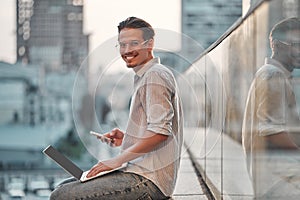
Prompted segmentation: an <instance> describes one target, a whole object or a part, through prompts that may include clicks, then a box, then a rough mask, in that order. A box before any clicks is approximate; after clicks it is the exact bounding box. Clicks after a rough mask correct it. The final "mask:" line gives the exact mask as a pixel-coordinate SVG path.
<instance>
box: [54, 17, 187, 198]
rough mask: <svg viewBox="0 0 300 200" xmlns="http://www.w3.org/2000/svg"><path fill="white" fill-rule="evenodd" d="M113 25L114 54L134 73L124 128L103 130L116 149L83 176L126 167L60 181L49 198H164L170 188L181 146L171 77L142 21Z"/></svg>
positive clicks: (149, 29) (150, 31) (151, 32)
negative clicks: (84, 178)
mask: <svg viewBox="0 0 300 200" xmlns="http://www.w3.org/2000/svg"><path fill="white" fill-rule="evenodd" d="M118 28H119V37H118V40H119V41H118V42H119V45H118V46H119V50H120V54H121V56H122V58H123V60H124V61H125V62H126V64H127V67H128V68H132V69H133V70H134V72H135V73H136V75H135V81H134V86H135V91H134V95H133V98H132V101H131V106H130V116H129V121H128V126H127V130H126V132H122V131H121V130H119V129H114V130H112V131H111V132H110V133H107V134H105V136H107V137H109V138H111V139H112V141H113V146H120V145H122V151H121V153H120V154H119V155H118V156H116V157H115V158H112V159H109V160H105V161H101V162H99V163H98V164H96V165H95V166H94V167H93V168H92V169H91V171H90V172H89V174H88V177H89V176H94V175H96V174H97V173H99V172H101V171H106V170H111V169H114V168H117V167H119V166H121V165H122V164H123V163H126V162H128V167H127V168H126V169H125V170H122V171H117V172H114V173H110V174H108V175H105V176H102V177H100V178H96V179H94V180H91V181H87V182H85V183H79V182H77V181H76V182H74V181H73V182H71V183H68V184H63V185H62V186H60V187H59V188H57V189H56V190H55V191H54V192H53V193H52V195H51V198H52V199H56V200H57V199H129V200H132V199H166V198H167V197H168V196H171V195H172V192H173V190H174V187H175V182H176V177H177V171H178V167H179V157H180V151H181V144H182V117H181V103H180V100H179V96H178V93H177V88H176V83H175V78H174V77H173V75H172V73H171V71H170V70H169V69H167V68H166V67H165V66H163V65H161V64H160V63H159V59H158V58H154V56H153V45H154V30H153V28H152V27H151V26H150V25H149V24H148V23H147V22H145V21H144V20H142V19H139V18H135V17H129V18H127V19H126V20H125V21H123V22H121V23H120V24H119V26H118Z"/></svg>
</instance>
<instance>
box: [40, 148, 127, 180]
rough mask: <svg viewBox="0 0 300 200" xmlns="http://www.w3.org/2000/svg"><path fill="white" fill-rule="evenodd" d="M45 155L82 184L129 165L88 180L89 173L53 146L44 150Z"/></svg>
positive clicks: (101, 173) (124, 165)
mask: <svg viewBox="0 0 300 200" xmlns="http://www.w3.org/2000/svg"><path fill="white" fill-rule="evenodd" d="M43 153H44V154H46V155H47V156H49V157H50V158H51V159H52V160H54V161H55V162H56V163H57V164H58V165H59V166H61V167H62V168H63V169H64V170H65V171H67V172H68V173H69V174H71V175H72V176H74V177H75V178H76V179H77V180H80V181H81V182H85V181H88V180H91V179H94V178H96V177H99V176H103V175H104V174H108V173H111V172H113V171H116V170H119V169H122V168H125V167H126V166H127V163H125V164H123V165H122V166H121V167H118V168H116V169H113V170H109V171H104V172H100V173H99V174H97V175H96V176H93V177H90V178H87V177H86V175H87V174H88V173H89V171H83V170H82V169H80V168H79V167H78V166H77V165H75V164H74V163H73V162H72V161H71V160H69V159H68V158H67V157H66V156H64V155H63V154H61V153H60V152H59V151H57V150H56V149H55V148H54V147H53V146H51V145H49V146H48V147H47V148H45V149H44V150H43Z"/></svg>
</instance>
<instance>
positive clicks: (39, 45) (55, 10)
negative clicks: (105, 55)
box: [17, 0, 88, 71]
mask: <svg viewBox="0 0 300 200" xmlns="http://www.w3.org/2000/svg"><path fill="white" fill-rule="evenodd" d="M82 31H83V1H82V0H17V60H18V61H20V62H22V63H30V64H39V65H41V66H42V67H45V68H46V70H47V71H48V70H49V71H53V70H54V71H62V70H70V69H78V67H79V66H80V64H81V63H82V61H83V60H84V58H85V57H86V56H87V54H88V36H86V35H84V34H83V33H82Z"/></svg>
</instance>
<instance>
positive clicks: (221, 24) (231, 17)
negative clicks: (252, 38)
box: [182, 0, 242, 57]
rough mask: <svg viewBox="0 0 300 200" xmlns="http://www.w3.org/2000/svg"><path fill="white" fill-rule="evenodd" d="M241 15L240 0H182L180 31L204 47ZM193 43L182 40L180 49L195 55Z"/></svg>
mask: <svg viewBox="0 0 300 200" xmlns="http://www.w3.org/2000/svg"><path fill="white" fill-rule="evenodd" d="M241 16H242V0H227V1H224V0H201V1H199V0H182V33H183V34H185V35H188V36H189V37H191V38H192V39H193V40H195V41H197V42H198V43H199V44H200V45H201V46H202V47H203V48H204V49H206V48H208V47H209V46H210V45H211V44H213V43H214V42H215V41H216V40H217V39H218V38H219V37H221V36H222V35H223V34H224V33H225V32H226V30H228V29H229V28H230V27H231V26H232V25H233V24H234V23H235V22H236V21H237V20H238V19H239V18H240V17H241ZM194 45H195V43H193V42H191V40H187V41H185V40H183V41H182V50H183V51H184V52H185V53H186V54H187V55H189V56H191V57H197V56H199V55H197V54H199V52H195V49H197V48H196V47H195V46H194Z"/></svg>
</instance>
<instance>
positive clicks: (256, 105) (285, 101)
mask: <svg viewBox="0 0 300 200" xmlns="http://www.w3.org/2000/svg"><path fill="white" fill-rule="evenodd" d="M269 39H270V45H271V49H272V56H271V58H266V60H265V64H264V65H263V66H262V67H261V68H260V69H259V70H258V71H257V72H256V74H255V78H254V81H253V82H252V84H251V87H250V90H249V93H248V99H247V102H246V109H245V113H244V121H243V130H242V135H243V147H244V150H245V152H246V157H247V164H248V170H249V174H250V177H251V179H252V181H253V187H254V191H255V198H263V199H264V198H271V199H272V198H279V197H280V198H282V197H286V198H288V195H292V194H287V193H289V191H291V190H290V189H288V188H289V187H290V185H289V182H288V181H287V180H288V178H287V176H290V175H291V173H290V172H289V171H288V170H294V171H293V172H292V173H296V172H297V173H298V172H299V170H298V171H297V168H293V167H290V166H289V167H287V165H288V164H289V163H290V161H291V160H289V158H291V157H290V155H296V156H297V155H300V154H299V151H298V149H299V146H298V145H299V142H300V137H299V136H300V132H299V131H300V129H299V128H300V121H299V115H298V110H297V105H296V98H295V94H294V90H293V83H292V80H291V77H292V71H293V70H294V69H295V68H300V21H299V19H298V18H289V19H285V20H283V21H281V22H279V23H278V24H276V25H275V26H274V27H273V28H272V30H271V32H270V37H269ZM294 183H295V182H294ZM294 183H293V184H294ZM298 184H299V182H298ZM297 195H299V191H298V192H297ZM288 199H292V198H288Z"/></svg>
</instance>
